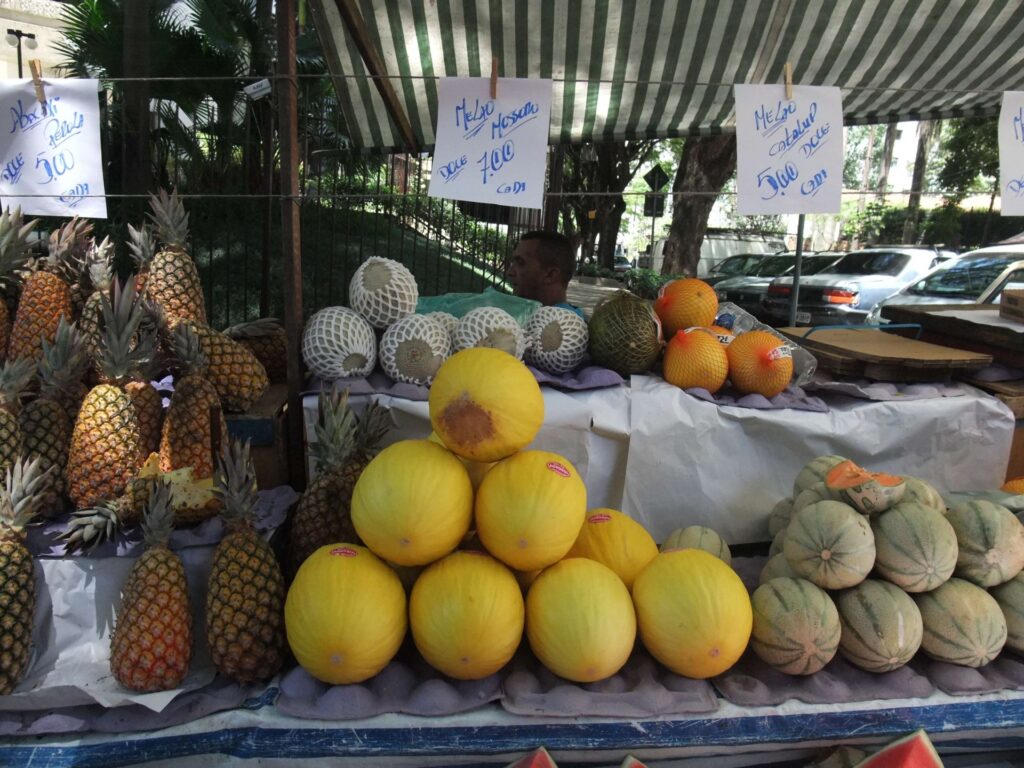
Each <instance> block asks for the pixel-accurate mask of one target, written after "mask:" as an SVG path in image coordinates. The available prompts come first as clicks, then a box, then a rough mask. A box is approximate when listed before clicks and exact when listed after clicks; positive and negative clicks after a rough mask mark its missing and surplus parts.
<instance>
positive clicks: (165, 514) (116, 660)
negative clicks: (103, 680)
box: [110, 483, 192, 692]
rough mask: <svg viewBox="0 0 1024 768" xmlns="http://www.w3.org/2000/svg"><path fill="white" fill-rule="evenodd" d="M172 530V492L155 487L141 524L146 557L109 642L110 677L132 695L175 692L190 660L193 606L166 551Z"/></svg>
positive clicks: (180, 569)
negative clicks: (112, 676) (112, 675)
mask: <svg viewBox="0 0 1024 768" xmlns="http://www.w3.org/2000/svg"><path fill="white" fill-rule="evenodd" d="M173 525H174V512H173V511H172V509H171V505H170V489H169V487H168V486H167V485H166V484H165V483H158V484H157V485H156V487H154V488H153V490H152V492H151V493H150V495H149V500H148V501H147V504H146V511H145V514H144V517H143V521H142V530H143V534H144V537H145V541H146V551H145V552H143V553H142V555H140V556H139V558H138V560H136V561H135V562H134V563H133V564H132V568H131V570H130V571H129V572H128V577H127V579H125V583H124V587H123V588H122V590H121V610H120V612H119V613H118V615H117V621H116V623H115V626H114V633H113V635H112V636H111V638H110V671H111V672H113V674H114V677H115V678H116V679H117V681H118V682H119V683H121V685H123V686H124V687H125V688H129V689H131V690H133V691H142V692H149V691H168V690H171V689H173V688H177V687H178V686H179V685H181V683H182V681H183V680H184V679H185V675H187V674H188V666H189V662H190V661H191V658H192V605H191V602H190V600H189V594H188V581H187V579H186V578H185V566H184V565H182V562H181V558H179V557H178V556H177V555H176V554H175V553H174V552H172V551H171V550H170V549H169V548H168V546H167V542H168V539H169V538H170V535H171V528H172V527H173Z"/></svg>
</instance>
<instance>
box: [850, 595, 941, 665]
mask: <svg viewBox="0 0 1024 768" xmlns="http://www.w3.org/2000/svg"><path fill="white" fill-rule="evenodd" d="M836 607H837V608H838V609H839V620H840V621H841V622H842V626H843V631H842V637H841V639H840V641H839V652H840V653H841V654H842V655H843V658H845V659H846V660H847V661H849V662H850V663H851V664H853V665H854V666H856V667H860V668H861V669H864V670H867V671H868V672H889V671H891V670H893V669H898V668H899V667H902V666H903V665H904V664H906V663H907V662H908V661H910V660H911V659H912V658H913V657H914V654H915V653H917V651H918V649H919V648H920V647H921V638H922V635H923V632H924V627H923V625H922V623H921V611H919V610H918V608H917V604H916V603H915V602H914V601H913V599H911V597H910V595H908V594H907V593H906V592H904V591H903V590H902V589H900V588H899V587H897V586H896V585H895V584H890V583H889V582H887V581H881V580H880V579H866V580H865V581H862V582H861V583H860V584H858V585H857V586H855V587H852V588H851V589H845V590H843V591H842V592H840V593H839V594H838V595H837V596H836Z"/></svg>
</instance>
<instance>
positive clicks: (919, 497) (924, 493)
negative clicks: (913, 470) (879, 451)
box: [901, 475, 946, 514]
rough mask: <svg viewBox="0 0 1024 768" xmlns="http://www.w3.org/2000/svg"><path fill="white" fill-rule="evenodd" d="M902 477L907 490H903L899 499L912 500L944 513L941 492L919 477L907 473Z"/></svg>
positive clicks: (944, 505)
mask: <svg viewBox="0 0 1024 768" xmlns="http://www.w3.org/2000/svg"><path fill="white" fill-rule="evenodd" d="M902 477H903V482H904V483H905V484H906V486H907V490H906V491H904V493H903V498H902V499H901V501H914V502H917V503H918V504H923V505H924V506H926V507H931V508H933V509H935V510H936V511H938V512H941V513H942V514H946V502H945V500H944V499H943V498H942V494H940V493H939V492H938V491H937V490H935V488H934V487H933V486H932V484H931V483H928V482H926V481H925V480H922V479H921V478H919V477H910V476H909V475H903V476H902Z"/></svg>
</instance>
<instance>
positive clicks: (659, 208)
mask: <svg viewBox="0 0 1024 768" xmlns="http://www.w3.org/2000/svg"><path fill="white" fill-rule="evenodd" d="M665 197H666V196H665V194H659V195H647V197H645V198H644V216H650V217H651V218H655V217H657V216H664V215H665Z"/></svg>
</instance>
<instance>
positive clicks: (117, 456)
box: [67, 280, 153, 509]
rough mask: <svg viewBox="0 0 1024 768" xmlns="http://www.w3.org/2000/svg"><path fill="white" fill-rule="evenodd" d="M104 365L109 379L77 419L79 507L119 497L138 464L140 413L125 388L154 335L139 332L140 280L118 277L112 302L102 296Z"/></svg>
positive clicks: (73, 487)
mask: <svg viewBox="0 0 1024 768" xmlns="http://www.w3.org/2000/svg"><path fill="white" fill-rule="evenodd" d="M101 307H102V314H103V323H104V329H103V335H102V344H101V349H100V365H101V367H102V372H103V375H104V377H105V378H106V380H107V381H108V382H110V383H105V384H98V385H97V386H95V387H93V388H92V389H90V390H89V393H88V394H87V395H86V396H85V399H84V400H83V401H82V405H81V407H80V409H79V411H78V417H77V418H76V419H75V427H74V430H73V432H72V435H71V447H70V449H69V451H68V467H67V481H68V495H69V496H70V497H71V501H72V502H73V503H74V505H75V507H76V508H77V509H84V508H88V507H94V506H96V505H97V504H98V503H100V502H101V501H104V500H110V499H115V498H117V497H118V496H119V495H120V494H121V493H122V492H123V491H124V489H125V485H126V484H127V483H128V480H129V479H130V478H131V477H132V476H133V475H134V474H135V472H136V470H137V469H138V467H139V444H140V441H141V437H140V433H139V418H138V415H137V413H136V410H135V404H134V403H133V402H132V399H131V398H130V397H129V396H128V393H127V392H125V390H124V386H125V384H127V382H129V381H136V380H138V378H139V371H140V370H141V369H143V368H145V366H146V365H147V364H148V363H149V360H150V358H151V356H152V353H153V338H152V337H151V336H148V335H145V334H139V333H138V329H139V323H140V322H141V321H142V312H141V307H140V302H139V300H138V297H137V296H136V293H135V284H134V282H133V281H131V280H129V281H128V282H127V283H126V284H125V286H124V289H123V290H122V288H121V286H120V284H119V283H118V282H117V281H116V280H115V282H114V297H113V303H111V301H110V300H108V299H107V298H106V297H103V298H102V299H101Z"/></svg>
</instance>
